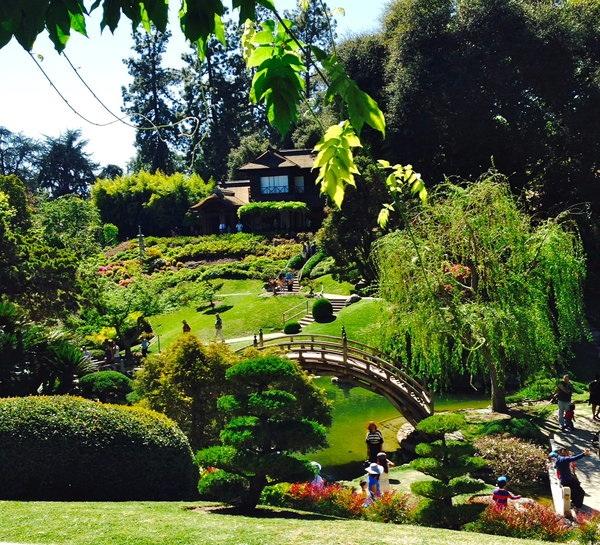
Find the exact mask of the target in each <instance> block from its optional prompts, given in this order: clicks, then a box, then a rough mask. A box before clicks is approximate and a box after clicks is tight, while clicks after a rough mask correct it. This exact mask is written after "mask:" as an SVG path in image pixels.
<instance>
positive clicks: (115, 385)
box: [79, 371, 133, 403]
mask: <svg viewBox="0 0 600 545" xmlns="http://www.w3.org/2000/svg"><path fill="white" fill-rule="evenodd" d="M132 384H133V381H132V380H131V379H130V378H129V377H128V376H126V375H124V374H123V373H119V372H118V371H98V372H97V373H90V374H89V375H84V376H83V377H81V378H80V379H79V389H80V390H81V395H82V396H83V397H86V398H87V399H94V400H96V399H97V400H98V401H103V402H104V403H125V401H126V397H127V394H128V393H129V392H131V390H132Z"/></svg>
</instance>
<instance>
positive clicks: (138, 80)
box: [121, 29, 181, 174]
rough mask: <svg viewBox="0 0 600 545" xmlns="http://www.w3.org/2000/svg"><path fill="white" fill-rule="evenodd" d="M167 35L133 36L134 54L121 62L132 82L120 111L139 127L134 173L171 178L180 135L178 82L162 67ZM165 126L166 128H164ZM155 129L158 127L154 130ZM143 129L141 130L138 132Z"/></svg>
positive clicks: (125, 93) (126, 91)
mask: <svg viewBox="0 0 600 545" xmlns="http://www.w3.org/2000/svg"><path fill="white" fill-rule="evenodd" d="M170 36H171V34H170V33H169V32H158V31H157V30H155V29H153V30H152V31H151V32H134V33H133V40H134V46H133V51H134V54H133V56H131V57H130V58H128V59H126V60H125V61H124V62H125V64H126V65H127V69H128V72H129V75H130V76H131V77H132V78H133V81H132V82H131V83H130V84H129V86H128V87H123V88H122V89H121V93H122V96H123V111H124V112H126V113H127V114H128V115H129V116H130V117H131V119H132V121H133V123H135V124H136V125H137V126H138V131H137V133H136V137H135V145H136V148H137V157H136V158H135V159H134V160H133V163H132V166H133V169H134V170H141V169H146V170H149V171H150V172H152V173H154V172H156V171H157V170H160V171H162V172H164V173H165V174H172V173H173V172H174V171H175V170H176V162H177V157H176V151H175V148H176V146H177V143H178V141H179V139H180V138H181V135H180V133H181V131H180V129H179V127H178V126H174V125H173V124H174V123H175V122H177V121H178V115H177V110H178V104H177V101H176V96H175V92H174V86H175V85H176V84H177V83H178V81H179V74H178V72H177V71H176V70H173V69H170V68H166V67H165V66H163V55H164V53H165V50H166V47H167V42H168V40H169V38H170ZM165 125H168V126H165ZM154 126H156V127H160V128H157V129H156V130H148V129H152V128H153V127H154ZM139 129H144V130H139Z"/></svg>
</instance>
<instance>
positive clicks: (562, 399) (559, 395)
mask: <svg viewBox="0 0 600 545" xmlns="http://www.w3.org/2000/svg"><path fill="white" fill-rule="evenodd" d="M572 396H573V385H572V384H571V381H570V379H569V375H565V376H564V377H563V379H562V380H561V381H560V382H559V383H558V386H557V388H556V393H555V394H554V397H553V399H555V400H556V401H557V402H558V425H559V426H560V427H561V429H563V430H564V429H565V412H567V411H568V410H569V406H570V405H571V398H572Z"/></svg>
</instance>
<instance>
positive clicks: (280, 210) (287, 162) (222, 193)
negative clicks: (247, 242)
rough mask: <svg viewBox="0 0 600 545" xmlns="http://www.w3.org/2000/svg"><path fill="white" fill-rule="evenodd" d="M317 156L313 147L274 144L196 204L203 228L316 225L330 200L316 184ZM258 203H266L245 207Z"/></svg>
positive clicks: (298, 228) (289, 230) (286, 228)
mask: <svg viewBox="0 0 600 545" xmlns="http://www.w3.org/2000/svg"><path fill="white" fill-rule="evenodd" d="M314 159H315V154H314V153H313V152H312V150H309V149H292V150H276V149H269V150H267V151H266V152H265V153H263V154H262V155H260V156H258V157H257V158H256V159H253V160H252V161H250V162H249V163H246V164H245V165H242V166H241V167H240V168H239V169H238V170H237V172H236V175H235V177H234V178H235V179H233V180H228V181H226V182H224V183H222V184H219V186H218V187H217V188H216V189H215V192H214V194H213V195H211V196H209V197H207V198H206V199H204V200H202V201H200V202H199V203H197V204H195V205H194V206H192V207H191V212H193V213H195V214H196V215H197V216H198V218H199V230H200V232H202V233H217V232H219V230H220V229H219V226H221V230H222V228H223V226H225V229H226V231H228V232H235V230H236V229H237V228H239V227H240V225H241V224H243V228H244V230H245V231H252V232H273V231H274V232H278V231H279V232H287V233H293V232H301V231H309V230H310V231H313V230H315V229H317V228H318V227H319V226H320V224H321V222H322V221H323V217H324V206H325V200H324V198H323V197H322V196H321V195H320V194H319V189H318V188H317V186H316V184H315V181H316V178H317V172H316V171H313V170H312V166H313V162H314ZM258 202H261V203H264V204H263V205H261V206H254V207H252V206H247V207H246V208H242V207H244V205H249V204H250V203H258ZM285 202H289V203H290V204H289V206H286V205H285V204H284V203H285ZM267 203H273V206H269V205H268V204H267ZM292 203H293V204H292ZM298 203H304V205H305V206H302V205H300V204H298ZM240 209H241V210H240ZM238 212H241V213H238ZM245 212H248V213H245ZM251 212H252V213H251ZM240 218H241V224H240ZM236 226H237V227H236Z"/></svg>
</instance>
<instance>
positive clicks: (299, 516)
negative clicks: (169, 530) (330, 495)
mask: <svg viewBox="0 0 600 545" xmlns="http://www.w3.org/2000/svg"><path fill="white" fill-rule="evenodd" d="M190 510H192V511H202V512H205V513H210V514H211V515H229V516H242V517H250V518H258V519H296V520H331V519H334V518H336V517H331V516H328V515H320V514H318V513H305V512H301V511H291V510H289V509H279V508H271V507H257V508H256V509H255V510H253V511H244V510H241V509H239V508H238V507H232V506H228V505H212V506H209V507H195V508H194V507H192V508H190Z"/></svg>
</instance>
